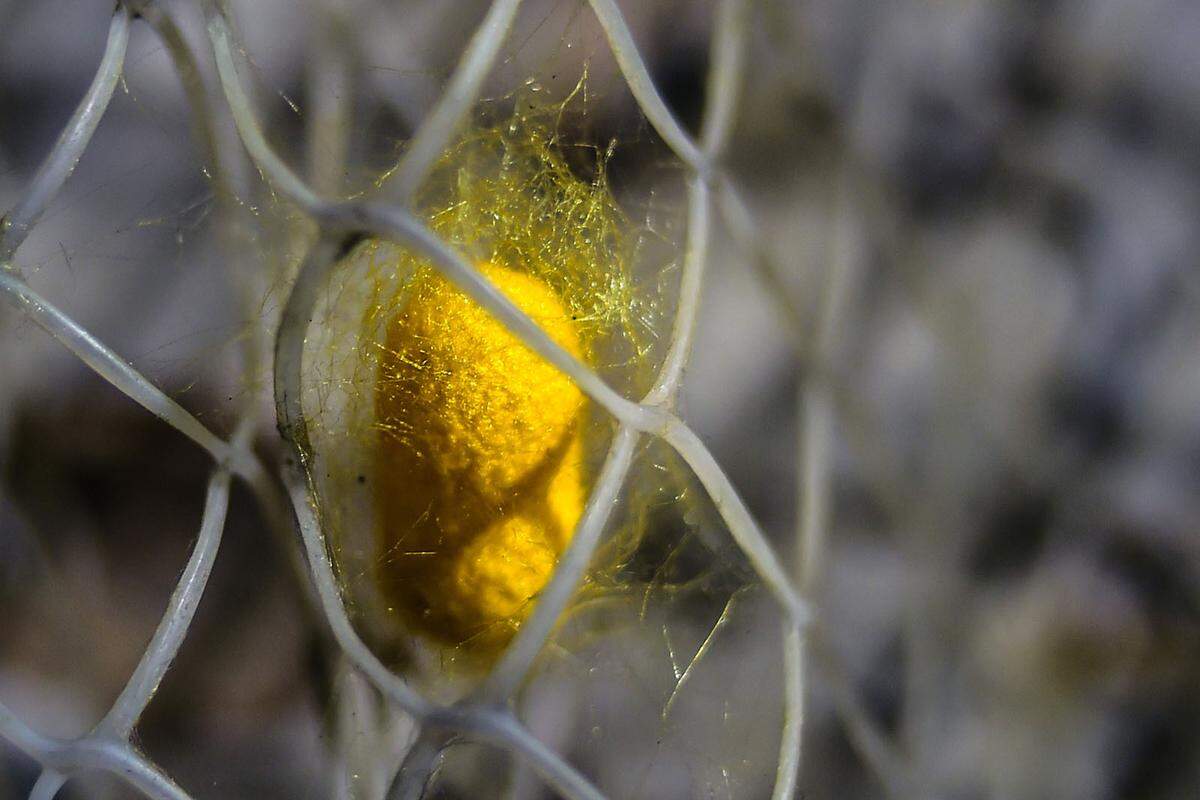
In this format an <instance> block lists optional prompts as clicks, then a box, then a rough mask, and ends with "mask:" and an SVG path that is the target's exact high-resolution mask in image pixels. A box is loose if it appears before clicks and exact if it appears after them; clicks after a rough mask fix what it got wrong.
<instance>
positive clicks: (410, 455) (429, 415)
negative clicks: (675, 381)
mask: <svg viewBox="0 0 1200 800" xmlns="http://www.w3.org/2000/svg"><path fill="white" fill-rule="evenodd" d="M480 270H481V272H482V273H483V274H484V275H485V276H486V277H487V278H488V279H489V280H491V281H492V282H493V283H494V284H495V285H496V287H497V288H498V289H499V290H500V291H501V292H503V293H504V294H505V295H506V296H507V297H508V298H509V299H510V300H511V301H512V302H513V303H514V304H516V305H517V307H519V308H520V309H521V310H522V311H524V312H525V313H526V314H528V315H529V316H530V317H531V318H532V319H533V320H534V321H535V322H537V323H538V325H540V326H541V327H542V329H543V330H544V331H545V332H546V333H547V334H548V335H549V336H550V337H551V338H552V339H553V340H554V341H555V342H557V343H558V344H559V345H561V346H562V347H563V348H564V349H565V350H567V351H568V352H570V353H571V354H573V355H575V356H576V357H579V358H582V357H583V349H582V347H581V343H580V338H579V333H578V331H577V330H576V323H575V321H574V320H573V319H572V318H571V316H570V315H569V314H568V312H567V310H566V309H565V308H564V305H563V303H562V302H561V301H560V299H559V298H558V297H557V296H556V294H555V293H554V291H553V290H552V289H550V287H548V286H547V285H546V284H545V283H544V282H543V281H541V280H540V279H538V278H536V277H533V276H531V275H528V274H525V273H522V272H519V271H517V270H514V269H510V268H507V267H503V266H498V265H495V264H483V265H481V266H480ZM407 295H408V296H407V300H406V301H405V302H403V303H400V304H398V308H397V309H396V311H395V314H394V316H393V317H392V318H391V319H390V320H388V321H387V325H386V334H385V338H384V342H383V351H382V353H381V356H380V359H379V375H378V380H377V382H376V391H375V416H376V424H377V427H378V430H379V432H380V434H379V435H380V438H379V442H378V444H379V447H378V451H377V452H378V456H377V458H378V464H377V471H376V475H377V476H378V480H377V481H376V495H375V496H376V503H377V509H378V512H379V514H378V519H379V541H378V546H379V550H380V553H381V556H382V558H381V563H382V564H383V566H382V569H381V572H380V583H381V588H382V590H383V592H384V595H385V597H386V598H387V600H388V602H389V604H390V605H392V606H393V607H395V608H396V609H397V610H398V611H399V612H401V613H402V614H403V615H404V617H405V619H406V621H407V623H408V624H409V625H411V626H412V627H413V628H415V629H416V630H418V631H421V632H423V633H425V634H427V635H429V636H431V637H433V638H434V639H437V640H439V641H441V642H443V643H447V644H455V645H456V644H463V643H468V642H469V643H471V644H472V645H473V646H477V647H483V648H485V649H486V648H489V647H498V646H501V645H503V644H504V643H506V642H507V641H508V640H509V639H510V638H511V636H512V634H513V632H514V631H515V630H516V629H517V628H518V627H519V625H520V624H521V622H522V621H523V620H524V619H525V617H526V616H527V615H528V613H529V611H530V610H531V608H532V601H533V599H534V598H535V597H536V595H537V594H538V593H539V592H540V591H541V590H542V588H543V587H544V586H545V585H546V583H547V582H548V581H549V579H550V576H551V575H552V574H553V571H554V567H555V564H556V563H557V560H558V556H559V554H560V553H561V552H562V550H563V548H564V547H565V546H566V544H567V542H568V540H569V539H570V536H571V533H572V531H573V530H574V528H575V524H576V522H578V520H579V517H580V515H581V513H582V510H583V503H584V494H585V491H584V488H585V487H584V471H583V464H582V459H583V446H582V436H583V416H584V412H585V398H584V396H583V394H582V393H581V392H580V391H579V389H578V388H577V387H576V386H575V384H574V383H572V382H571V380H570V379H569V378H567V377H566V376H565V375H564V374H562V373H561V372H560V371H559V370H557V369H556V368H555V367H553V366H551V365H550V364H549V363H548V362H546V361H545V360H544V359H543V358H542V357H541V356H539V355H537V354H536V353H535V352H533V351H532V350H530V349H529V348H528V347H526V346H525V345H524V344H523V343H522V342H521V341H520V340H519V339H517V338H516V337H515V336H513V334H511V333H510V332H509V331H508V330H507V329H506V328H505V327H504V325H503V324H501V323H500V322H498V321H497V320H495V319H494V318H493V317H492V316H491V315H490V314H489V313H488V312H487V311H486V310H485V309H483V308H482V307H481V306H479V305H478V304H477V303H475V302H474V301H473V300H472V299H470V298H469V297H468V296H467V295H465V294H464V293H463V292H461V291H460V290H458V289H457V288H456V287H454V286H453V285H452V284H451V283H449V282H448V281H446V280H445V279H444V278H442V277H441V276H440V275H438V274H437V273H436V272H434V271H433V270H431V269H429V268H428V267H425V268H421V269H420V270H419V271H418V274H417V275H416V277H415V278H414V280H413V283H412V284H411V285H410V287H409V288H408V290H407Z"/></svg>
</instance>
